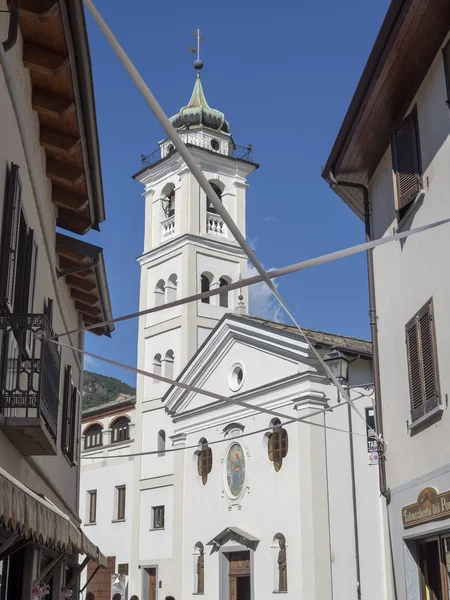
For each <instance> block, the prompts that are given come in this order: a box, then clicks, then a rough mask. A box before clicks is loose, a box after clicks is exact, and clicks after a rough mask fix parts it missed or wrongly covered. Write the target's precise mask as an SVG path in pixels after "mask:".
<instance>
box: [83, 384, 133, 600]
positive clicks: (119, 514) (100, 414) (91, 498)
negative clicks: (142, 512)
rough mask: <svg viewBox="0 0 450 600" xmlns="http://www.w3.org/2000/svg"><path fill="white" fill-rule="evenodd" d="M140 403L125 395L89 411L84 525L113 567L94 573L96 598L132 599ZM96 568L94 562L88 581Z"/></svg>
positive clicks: (91, 587)
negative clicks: (117, 596) (136, 416)
mask: <svg viewBox="0 0 450 600" xmlns="http://www.w3.org/2000/svg"><path fill="white" fill-rule="evenodd" d="M135 404H136V398H135V397H134V396H125V395H123V394H120V395H119V396H118V397H117V398H116V399H115V400H112V401H110V402H106V403H104V404H101V405H99V406H94V407H92V408H87V409H85V410H84V411H83V416H82V438H81V458H82V461H81V485H80V515H81V518H82V522H83V525H82V528H83V531H85V532H86V534H87V535H88V536H89V537H90V538H91V539H93V540H95V543H96V544H98V546H99V547H100V548H101V549H102V552H103V553H104V554H106V556H107V561H108V565H107V568H106V569H103V570H102V571H99V572H98V573H97V574H96V575H94V577H93V578H92V580H91V581H90V582H89V584H88V585H87V587H86V594H89V593H91V594H92V595H93V598H95V600H111V598H113V596H114V594H121V597H122V598H123V600H128V598H130V594H129V585H128V575H129V565H130V563H131V543H132V540H131V534H132V522H133V483H134V465H133V461H134V457H133V456H132V455H133V453H134V451H135V436H134V431H135V423H134V414H135ZM130 455H131V456H130ZM112 457H114V459H113V458H112ZM121 457H123V458H121ZM94 568H95V565H90V566H88V569H87V571H86V574H85V577H83V581H84V580H87V579H88V578H89V576H90V575H91V574H92V573H93V569H94Z"/></svg>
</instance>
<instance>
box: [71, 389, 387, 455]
mask: <svg viewBox="0 0 450 600" xmlns="http://www.w3.org/2000/svg"><path fill="white" fill-rule="evenodd" d="M361 396H362V395H361ZM361 396H360V397H359V398H356V400H359V399H360V398H361ZM345 405H346V402H341V403H340V404H335V405H334V406H329V407H328V408H327V409H325V410H318V411H315V412H313V413H311V414H309V415H305V416H304V417H302V419H301V420H300V419H288V420H287V421H284V422H282V423H280V425H277V427H285V426H286V425H291V424H292V423H295V422H297V421H300V422H301V423H306V424H308V425H312V426H314V427H321V428H322V429H330V430H331V431H337V432H339V433H347V434H349V433H350V434H351V435H356V436H359V437H364V438H365V437H369V438H372V439H377V435H376V434H373V435H372V434H369V435H366V434H364V433H358V432H356V431H348V430H347V429H340V428H339V427H332V426H331V425H323V424H322V423H314V422H311V421H307V420H306V419H311V418H312V417H315V416H316V415H320V414H322V413H327V412H332V411H333V410H334V409H335V408H339V407H340V406H345ZM212 427H213V426H211V427H209V428H208V429H211V428H212ZM273 429H274V426H273V425H272V426H269V427H264V428H263V429H257V430H256V431H249V432H248V433H243V434H242V435H239V436H237V437H236V438H224V439H221V440H213V441H212V442H208V446H212V445H215V444H222V443H225V442H228V443H229V442H230V439H241V438H243V437H250V436H251V435H257V434H260V433H265V432H266V431H273ZM203 431H204V430H203ZM200 446H201V444H193V445H191V446H180V447H175V448H167V449H166V450H164V453H166V452H180V451H181V450H193V449H199V448H200ZM97 451H98V449H97ZM155 454H161V451H160V450H147V451H146V452H132V453H130V454H116V455H108V456H81V458H82V459H83V460H106V459H113V458H131V457H135V456H151V455H155Z"/></svg>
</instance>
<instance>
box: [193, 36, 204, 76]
mask: <svg viewBox="0 0 450 600" xmlns="http://www.w3.org/2000/svg"><path fill="white" fill-rule="evenodd" d="M191 35H193V36H194V37H195V38H197V48H192V46H191V47H190V48H189V51H190V52H192V54H196V55H197V60H196V61H195V62H194V67H195V68H196V69H197V71H200V69H202V68H203V61H201V60H200V42H206V39H205V38H204V37H203V36H202V35H201V34H200V29H197V30H196V31H193V32H192V33H191Z"/></svg>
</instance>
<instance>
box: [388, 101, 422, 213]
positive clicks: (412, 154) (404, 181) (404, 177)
mask: <svg viewBox="0 0 450 600" xmlns="http://www.w3.org/2000/svg"><path fill="white" fill-rule="evenodd" d="M392 160H393V166H394V171H395V174H396V178H397V193H398V209H399V210H401V209H402V208H404V207H405V206H407V205H408V204H409V203H410V202H411V201H412V200H413V199H414V197H415V195H416V194H417V193H418V192H419V191H420V189H421V187H422V182H421V177H420V171H421V169H420V149H419V135H418V127H417V112H416V110H415V109H414V110H413V111H412V112H411V113H410V114H409V115H408V116H407V117H406V119H404V120H403V122H402V123H401V125H400V126H399V127H398V128H397V129H396V130H395V131H394V133H393V135H392Z"/></svg>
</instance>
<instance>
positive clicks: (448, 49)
mask: <svg viewBox="0 0 450 600" xmlns="http://www.w3.org/2000/svg"><path fill="white" fill-rule="evenodd" d="M442 58H443V59H444V71H445V83H446V87H447V104H448V106H449V108H450V42H448V44H447V45H446V46H445V47H444V48H443V50H442Z"/></svg>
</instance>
